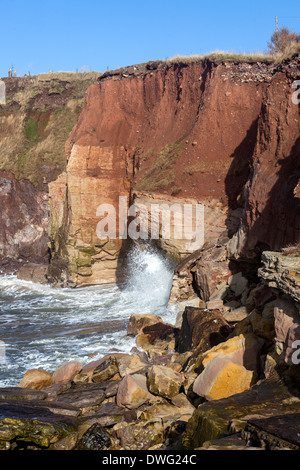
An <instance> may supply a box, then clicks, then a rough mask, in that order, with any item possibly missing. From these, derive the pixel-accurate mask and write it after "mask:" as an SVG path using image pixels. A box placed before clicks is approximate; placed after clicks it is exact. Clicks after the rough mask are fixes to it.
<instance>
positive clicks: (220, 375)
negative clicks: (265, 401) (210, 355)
mask: <svg viewBox="0 0 300 470" xmlns="http://www.w3.org/2000/svg"><path fill="white" fill-rule="evenodd" d="M252 378H253V372H252V371H249V370H247V369H246V368H245V367H244V366H241V365H238V364H235V363H234V362H232V361H231V360H229V359H224V358H222V357H218V356H216V357H215V358H214V359H212V360H211V361H210V362H209V364H208V365H207V367H205V369H204V371H203V372H202V373H201V374H200V375H199V376H198V377H197V379H196V380H195V382H194V385H193V392H194V393H196V394H197V395H199V396H201V397H203V398H205V399H206V400H219V399H220V398H227V397H230V396H231V395H235V394H236V393H241V392H244V391H245V390H248V389H249V388H250V385H251V382H252Z"/></svg>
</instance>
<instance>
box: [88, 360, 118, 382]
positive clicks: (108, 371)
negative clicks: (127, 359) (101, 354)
mask: <svg viewBox="0 0 300 470" xmlns="http://www.w3.org/2000/svg"><path fill="white" fill-rule="evenodd" d="M119 378H120V375H119V368H118V363H117V359H116V358H115V356H108V357H106V358H105V360H103V361H101V362H100V364H99V365H98V366H97V367H96V368H95V369H94V370H93V374H92V382H94V383H102V382H107V381H108V380H118V379H119Z"/></svg>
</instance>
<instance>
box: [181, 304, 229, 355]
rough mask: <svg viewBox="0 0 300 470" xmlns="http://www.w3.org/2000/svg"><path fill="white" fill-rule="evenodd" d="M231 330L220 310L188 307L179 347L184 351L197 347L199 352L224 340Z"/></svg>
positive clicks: (185, 311) (184, 316) (185, 312)
mask: <svg viewBox="0 0 300 470" xmlns="http://www.w3.org/2000/svg"><path fill="white" fill-rule="evenodd" d="M230 332H231V328H230V326H229V324H228V323H227V321H226V320H225V319H224V317H223V315H222V313H221V312H220V311H218V310H210V311H209V310H205V309H201V308H195V307H186V308H185V310H184V313H183V318H182V326H181V330H180V333H179V337H178V347H177V349H178V351H179V352H180V353H183V352H185V351H189V350H192V349H194V348H197V353H198V354H199V353H202V352H205V351H207V350H208V349H211V348H212V347H213V346H216V345H217V344H219V343H220V342H222V341H224V340H225V339H226V338H227V337H228V335H229V333H230Z"/></svg>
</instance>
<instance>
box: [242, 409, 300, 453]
mask: <svg viewBox="0 0 300 470" xmlns="http://www.w3.org/2000/svg"><path fill="white" fill-rule="evenodd" d="M244 435H245V436H247V443H248V445H249V444H251V445H253V444H254V445H255V444H259V446H260V447H264V448H265V449H267V450H273V449H291V450H299V449H300V413H290V414H283V415H280V414H279V415H276V416H271V417H270V418H263V419H260V418H256V419H255V418H252V419H249V421H248V422H247V425H246V426H245V432H244Z"/></svg>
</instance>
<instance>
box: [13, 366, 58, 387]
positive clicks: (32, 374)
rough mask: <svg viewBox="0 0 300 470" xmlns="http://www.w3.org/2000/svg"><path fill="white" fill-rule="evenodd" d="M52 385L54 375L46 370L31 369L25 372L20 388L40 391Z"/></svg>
mask: <svg viewBox="0 0 300 470" xmlns="http://www.w3.org/2000/svg"><path fill="white" fill-rule="evenodd" d="M51 383H52V375H51V374H50V373H49V372H47V371H46V370H44V369H30V370H28V371H27V372H25V374H24V376H23V378H22V380H21V382H20V383H19V385H18V387H23V388H31V389H35V390H40V389H41V388H44V387H48V386H49V385H51Z"/></svg>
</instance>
